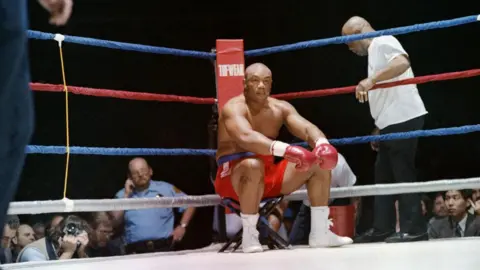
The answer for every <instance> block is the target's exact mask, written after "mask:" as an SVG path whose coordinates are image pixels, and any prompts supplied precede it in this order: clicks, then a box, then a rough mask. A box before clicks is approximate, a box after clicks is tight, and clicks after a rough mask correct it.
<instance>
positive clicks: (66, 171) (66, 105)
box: [55, 34, 70, 198]
mask: <svg viewBox="0 0 480 270" xmlns="http://www.w3.org/2000/svg"><path fill="white" fill-rule="evenodd" d="M63 38H64V37H63V36H62V35H59V34H57V35H56V36H55V40H57V41H58V48H59V51H60V63H61V67H62V79H63V91H65V128H66V153H67V160H66V162H65V179H64V186H63V198H67V186H68V167H69V164H70V129H69V121H68V87H67V80H66V78H65V66H64V63H63V51H62V41H63Z"/></svg>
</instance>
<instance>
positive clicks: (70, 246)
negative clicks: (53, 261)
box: [60, 235, 77, 255]
mask: <svg viewBox="0 0 480 270" xmlns="http://www.w3.org/2000/svg"><path fill="white" fill-rule="evenodd" d="M60 247H61V249H62V250H63V253H68V254H72V255H73V253H75V250H77V238H76V237H75V236H73V235H65V236H64V237H63V238H62V242H61V244H60Z"/></svg>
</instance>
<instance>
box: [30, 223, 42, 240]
mask: <svg viewBox="0 0 480 270" xmlns="http://www.w3.org/2000/svg"><path fill="white" fill-rule="evenodd" d="M32 228H33V231H34V232H35V239H36V240H38V239H40V238H43V237H45V224H43V222H37V223H35V224H33V226H32Z"/></svg>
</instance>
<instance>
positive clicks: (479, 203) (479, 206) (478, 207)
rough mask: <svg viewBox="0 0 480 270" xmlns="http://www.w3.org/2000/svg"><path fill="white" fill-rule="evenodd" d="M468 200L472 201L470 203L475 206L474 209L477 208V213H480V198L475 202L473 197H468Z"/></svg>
mask: <svg viewBox="0 0 480 270" xmlns="http://www.w3.org/2000/svg"><path fill="white" fill-rule="evenodd" d="M468 201H470V205H471V206H472V207H473V210H475V214H476V215H480V200H476V201H475V202H473V201H472V200H471V199H468Z"/></svg>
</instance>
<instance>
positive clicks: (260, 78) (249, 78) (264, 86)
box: [245, 69, 272, 101]
mask: <svg viewBox="0 0 480 270" xmlns="http://www.w3.org/2000/svg"><path fill="white" fill-rule="evenodd" d="M271 90H272V74H271V72H270V70H265V69H259V70H256V71H255V72H252V73H251V74H246V76H245V94H246V96H247V97H248V98H249V99H251V100H254V101H262V100H266V99H267V98H268V97H269V96H270V92H271Z"/></svg>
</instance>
